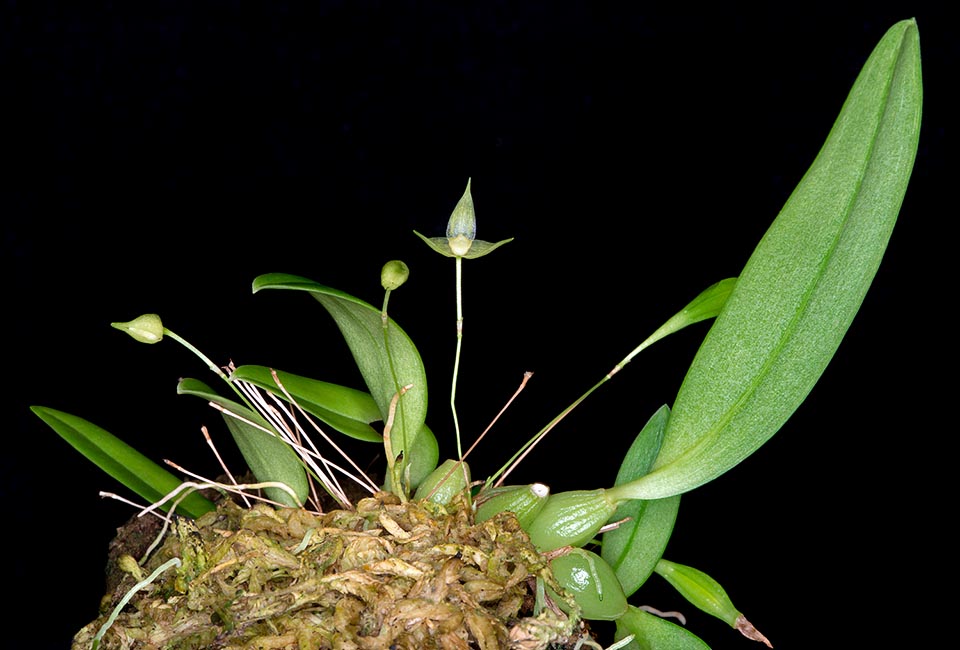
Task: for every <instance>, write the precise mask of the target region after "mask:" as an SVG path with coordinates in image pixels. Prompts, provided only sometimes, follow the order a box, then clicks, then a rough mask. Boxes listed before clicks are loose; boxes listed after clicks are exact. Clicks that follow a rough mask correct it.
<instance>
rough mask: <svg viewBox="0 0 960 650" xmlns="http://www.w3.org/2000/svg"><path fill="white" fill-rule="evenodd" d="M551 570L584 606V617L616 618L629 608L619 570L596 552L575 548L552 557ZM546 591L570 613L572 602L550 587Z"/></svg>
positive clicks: (602, 619)
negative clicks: (618, 573) (618, 578)
mask: <svg viewBox="0 0 960 650" xmlns="http://www.w3.org/2000/svg"><path fill="white" fill-rule="evenodd" d="M550 569H551V571H553V576H554V578H556V580H557V582H558V583H560V586H561V587H563V590H564V591H566V592H567V593H568V594H570V595H571V596H573V599H574V601H576V603H577V605H579V606H580V610H581V612H580V613H581V615H582V616H583V617H584V618H587V619H592V620H595V621H615V620H617V619H618V618H620V617H621V616H623V614H624V613H625V612H626V611H627V596H626V594H624V593H623V587H622V586H621V585H620V581H619V580H617V573H616V571H614V570H613V567H611V566H610V565H609V564H607V562H606V561H605V560H604V559H603V558H601V557H600V556H599V555H597V554H596V553H594V552H592V551H587V550H584V549H582V548H574V549H571V550H570V552H569V553H565V554H564V555H560V556H558V557H555V558H553V559H552V560H550ZM546 590H547V592H548V593H549V594H550V597H551V598H553V600H554V601H555V602H556V603H557V606H558V607H560V609H562V610H563V611H565V612H567V613H568V614H569V613H570V609H571V607H570V604H569V603H568V602H567V601H566V600H565V599H564V598H562V597H559V596H558V595H557V594H556V592H554V591H553V590H552V589H551V588H550V587H549V586H547V587H546Z"/></svg>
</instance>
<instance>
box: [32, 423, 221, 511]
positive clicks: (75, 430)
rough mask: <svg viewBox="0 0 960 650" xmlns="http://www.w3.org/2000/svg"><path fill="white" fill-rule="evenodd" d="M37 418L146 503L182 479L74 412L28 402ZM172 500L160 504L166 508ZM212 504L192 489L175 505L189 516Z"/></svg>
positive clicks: (167, 492) (206, 508) (162, 495)
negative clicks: (31, 404)
mask: <svg viewBox="0 0 960 650" xmlns="http://www.w3.org/2000/svg"><path fill="white" fill-rule="evenodd" d="M30 410H31V411H33V412H34V413H35V414H36V415H37V416H38V417H39V418H40V419H41V420H43V421H44V422H46V423H47V424H48V425H49V426H50V428H51V429H53V430H54V431H56V432H57V433H58V434H59V435H60V437H61V438H63V439H64V440H66V441H67V442H68V443H70V445H72V446H73V448H74V449H76V450H77V451H79V452H80V453H81V454H83V455H84V456H86V457H87V459H89V460H90V461H92V462H93V463H94V464H95V465H97V467H99V468H100V469H102V470H103V471H104V472H106V473H107V474H109V475H110V476H112V477H113V478H114V479H116V480H117V481H119V482H120V483H121V484H123V485H124V486H126V487H127V488H128V489H130V490H132V491H133V492H134V493H136V494H138V495H139V496H140V497H142V498H143V499H145V500H146V501H147V502H148V503H155V502H157V501H159V500H160V499H162V498H163V497H165V496H166V495H167V494H169V493H170V492H172V491H173V490H175V489H176V488H177V487H178V486H179V485H180V484H181V483H183V481H181V480H180V479H178V478H177V477H176V476H174V475H173V474H171V473H170V472H168V471H167V470H165V469H164V468H163V467H161V466H160V465H158V464H156V463H154V462H153V461H152V460H150V459H149V458H147V457H146V456H144V455H143V454H141V453H140V452H139V451H137V450H136V449H134V448H133V447H131V446H130V445H128V444H127V443H125V442H123V441H121V440H120V439H119V438H117V437H116V436H114V435H113V434H111V433H109V432H108V431H106V430H104V429H102V428H101V427H99V426H97V425H95V424H93V423H92V422H89V421H87V420H84V419H83V418H81V417H77V416H76V415H71V414H70V413H64V412H63V411H57V410H55V409H52V408H47V407H45V406H31V407H30ZM171 506H172V503H170V502H168V503H166V504H164V505H163V506H161V507H162V508H163V510H166V511H169V509H170V507H171ZM214 509H215V506H214V504H213V503H212V502H211V501H209V500H208V499H206V498H205V497H203V496H202V495H200V494H199V493H198V492H194V493H192V494H190V495H189V496H188V497H186V498H185V499H184V500H183V501H182V502H181V503H180V505H179V506H178V507H177V511H178V512H180V513H183V514H186V515H188V516H190V517H194V518H196V517H199V516H201V515H203V514H204V513H207V512H210V511H211V510H214Z"/></svg>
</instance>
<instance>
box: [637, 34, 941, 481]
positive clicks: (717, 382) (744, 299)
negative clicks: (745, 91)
mask: <svg viewBox="0 0 960 650" xmlns="http://www.w3.org/2000/svg"><path fill="white" fill-rule="evenodd" d="M921 104H922V86H921V75H920V49H919V38H918V35H917V26H916V24H915V22H914V21H913V20H905V21H902V22H899V23H897V24H895V25H894V26H893V27H891V28H890V29H889V30H888V32H887V33H886V35H884V37H883V38H882V39H881V41H880V42H879V44H878V45H877V47H876V48H875V50H874V51H873V53H872V54H871V55H870V57H869V59H868V60H867V62H866V64H865V65H864V68H863V70H862V71H861V73H860V75H859V76H858V77H857V80H856V82H855V83H854V85H853V88H852V90H851V92H850V94H849V96H848V97H847V100H846V102H845V103H844V105H843V108H842V110H841V112H840V115H839V117H838V118H837V120H836V122H835V124H834V126H833V128H832V129H831V131H830V134H829V136H828V138H827V140H826V143H825V144H824V146H823V148H822V149H821V151H820V153H819V154H818V155H817V157H816V159H815V161H814V162H813V164H812V166H811V167H810V169H809V170H808V171H807V173H806V174H805V175H804V177H803V178H802V180H801V181H800V183H799V184H798V186H797V188H796V189H795V190H794V192H793V194H792V195H791V196H790V198H789V199H788V201H787V203H786V204H785V206H784V207H783V210H782V211H781V212H780V214H779V215H778V216H777V218H776V219H775V220H774V222H773V224H772V225H771V227H770V229H769V230H768V231H767V233H766V234H765V235H764V237H763V238H762V240H761V241H760V243H759V244H758V246H757V247H756V249H755V250H754V252H753V254H752V255H751V256H750V258H749V260H748V261H747V263H746V266H745V267H744V269H743V273H741V274H740V276H739V278H738V280H737V283H736V285H735V286H734V289H733V291H732V293H731V294H730V297H729V298H728V299H727V302H726V305H724V307H723V310H722V311H721V313H720V315H719V316H718V317H717V319H716V321H715V322H714V323H713V326H712V327H711V328H710V330H709V332H708V333H707V336H706V338H705V339H704V342H703V344H702V345H701V347H700V349H699V351H698V352H697V355H696V357H695V358H694V360H693V363H692V364H691V366H690V368H689V370H688V372H687V375H686V377H685V378H684V381H683V384H682V385H681V387H680V390H679V392H678V394H677V398H676V401H675V402H674V405H673V409H672V414H671V417H670V421H669V423H668V424H667V429H666V432H665V433H664V442H663V448H662V450H661V452H660V456H659V458H658V459H657V462H656V467H655V469H654V471H652V472H651V473H650V474H648V475H647V476H645V477H643V478H641V479H640V480H638V481H637V482H636V483H635V484H634V485H633V486H632V488H633V489H632V491H631V496H632V498H659V497H666V496H671V495H674V494H680V493H682V492H686V491H688V490H691V489H693V488H695V487H697V486H699V485H702V484H703V483H706V482H707V481H710V480H712V479H714V478H716V477H717V476H720V475H721V474H723V473H724V472H726V471H727V470H729V469H730V468H731V467H734V466H735V465H736V464H737V463H739V462H740V461H742V460H743V459H744V458H746V457H747V456H749V455H750V454H752V453H753V452H754V451H756V449H757V448H759V447H760V446H761V445H762V444H763V443H764V442H766V441H767V440H768V439H769V438H770V437H771V436H772V435H773V434H774V433H776V432H777V431H778V430H779V429H780V427H781V426H782V425H783V423H784V422H785V421H786V420H787V419H788V418H789V417H790V416H791V415H792V414H793V412H794V411H795V410H796V408H797V407H798V406H799V405H800V404H801V403H802V402H803V400H804V399H805V398H806V396H807V395H808V393H809V392H810V390H811V389H812V388H813V386H814V384H815V383H816V381H817V380H818V379H819V377H820V376H821V374H822V373H823V371H824V369H825V368H826V366H827V364H828V362H829V361H830V359H831V358H832V357H833V354H834V352H835V351H836V349H837V347H838V346H839V344H840V341H841V339H842V338H843V336H844V334H845V333H846V331H847V328H848V327H849V325H850V323H851V322H852V320H853V318H854V316H855V315H856V313H857V310H858V309H859V308H860V304H861V302H862V301H863V298H864V295H865V294H866V292H867V290H868V288H869V286H870V283H871V282H872V280H873V277H874V275H875V273H876V271H877V268H878V266H879V264H880V261H881V258H882V256H883V253H884V251H885V250H886V247H887V243H888V241H889V238H890V234H891V231H892V230H893V227H894V224H895V222H896V219H897V215H898V213H899V211H900V205H901V203H902V201H903V196H904V193H905V192H906V188H907V183H908V181H909V178H910V174H911V171H912V168H913V162H914V158H915V156H916V150H917V140H918V136H919V130H920V113H921Z"/></svg>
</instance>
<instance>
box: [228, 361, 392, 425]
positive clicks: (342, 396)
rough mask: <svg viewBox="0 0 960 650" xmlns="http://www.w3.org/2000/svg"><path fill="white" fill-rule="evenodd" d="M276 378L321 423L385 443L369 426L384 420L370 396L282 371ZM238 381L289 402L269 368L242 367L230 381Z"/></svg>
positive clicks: (234, 372)
mask: <svg viewBox="0 0 960 650" xmlns="http://www.w3.org/2000/svg"><path fill="white" fill-rule="evenodd" d="M277 378H278V379H279V380H280V383H281V384H282V385H283V388H284V389H285V390H286V391H287V392H288V393H290V395H291V397H293V399H294V400H295V401H296V403H297V404H299V405H300V407H301V408H303V410H304V411H306V412H307V413H309V414H311V415H313V416H315V417H316V418H317V419H319V420H320V421H321V422H324V423H326V424H328V425H330V426H331V427H333V428H334V429H336V430H337V431H339V432H341V433H344V434H346V435H348V436H350V437H351V438H356V439H357V440H366V441H367V442H379V443H382V442H383V436H381V435H380V433H379V432H378V431H377V430H376V429H374V428H373V427H372V426H370V423H371V422H378V421H380V419H381V418H380V409H379V408H378V407H377V403H376V402H375V401H374V399H373V397H371V395H370V393H365V392H363V391H359V390H356V389H354V388H347V387H346V386H340V385H338V384H331V383H328V382H325V381H319V380H317V379H310V378H308V377H301V376H300V375H294V374H291V373H289V372H283V371H280V370H278V371H277ZM237 379H239V380H241V381H245V382H248V383H251V384H253V385H255V386H258V387H259V388H262V389H264V390H268V391H270V392H271V393H273V394H274V395H276V396H277V397H280V398H282V399H286V396H285V395H284V393H283V390H281V389H280V387H279V386H277V382H276V381H274V379H273V375H272V373H271V369H270V368H267V367H266V366H253V365H246V366H240V367H239V368H237V369H236V370H234V371H233V372H232V373H231V374H230V380H231V381H234V380H237Z"/></svg>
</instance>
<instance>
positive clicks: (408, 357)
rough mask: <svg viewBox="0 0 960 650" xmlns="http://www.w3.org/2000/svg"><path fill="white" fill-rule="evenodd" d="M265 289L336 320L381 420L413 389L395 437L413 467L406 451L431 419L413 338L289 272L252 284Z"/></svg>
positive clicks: (413, 476)
mask: <svg viewBox="0 0 960 650" xmlns="http://www.w3.org/2000/svg"><path fill="white" fill-rule="evenodd" d="M264 289H294V290H298V291H307V292H309V293H310V295H312V296H313V297H314V298H315V299H316V300H317V301H319V302H320V304H321V305H323V307H324V308H325V309H326V310H327V312H328V313H329V314H330V316H332V317H333V319H334V321H336V323H337V327H339V329H340V333H341V334H342V335H343V338H344V340H345V341H346V342H347V345H348V346H349V347H350V352H351V353H352V354H353V358H354V361H355V362H356V364H357V368H358V369H359V370H360V374H361V375H362V376H363V380H364V382H365V383H366V384H367V388H368V389H369V390H370V395H372V396H373V399H374V401H375V402H376V403H377V407H378V408H379V409H380V416H381V418H382V419H383V421H384V422H386V421H387V419H388V413H389V410H390V402H391V400H392V399H393V397H394V396H395V395H397V394H398V393H399V392H400V391H401V389H402V388H403V387H404V386H408V385H410V386H411V388H410V389H409V390H407V392H406V393H405V394H404V395H403V396H402V397H401V398H400V399H399V400H398V402H397V408H396V413H395V416H394V421H393V429H392V432H391V436H390V438H391V444H392V447H393V451H394V454H395V456H400V454H401V453H403V458H402V460H401V461H400V462H401V471H403V468H404V466H405V465H406V464H407V463H409V462H410V458H408V456H409V455H410V454H409V453H404V452H406V451H408V450H412V449H416V448H417V446H418V445H417V441H416V438H417V436H418V435H420V434H421V432H422V431H425V429H424V427H423V424H424V421H425V420H426V414H427V375H426V372H425V371H424V368H423V361H422V360H421V359H420V353H419V352H418V351H417V348H416V346H414V344H413V341H411V340H410V337H408V336H407V334H406V333H405V332H404V331H403V329H401V328H400V326H399V325H397V323H396V322H394V320H393V319H388V322H389V326H388V328H387V330H386V332H387V334H386V336H384V327H383V320H382V317H381V311H380V310H379V309H377V308H376V307H373V306H372V305H370V304H368V303H365V302H363V301H362V300H359V299H358V298H354V297H353V296H351V295H349V294H346V293H344V292H342V291H338V290H337V289H331V288H330V287H325V286H323V285H321V284H317V283H316V282H314V281H312V280H308V279H307V278H303V277H300V276H296V275H288V274H285V273H268V274H266V275H261V276H259V277H257V278H256V279H254V281H253V291H254V293H256V292H258V291H262V290H264ZM415 465H416V466H417V467H416V469H417V470H418V471H417V472H416V473H414V472H413V471H412V470H411V472H410V486H409V487H410V488H411V489H413V488H416V486H417V485H419V483H420V481H422V480H423V479H424V478H426V476H427V475H428V474H429V473H430V472H431V471H433V470H434V468H435V466H434V467H430V468H429V469H427V470H426V472H425V473H422V474H421V472H422V471H423V469H424V467H423V466H420V465H419V464H418V463H415Z"/></svg>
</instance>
